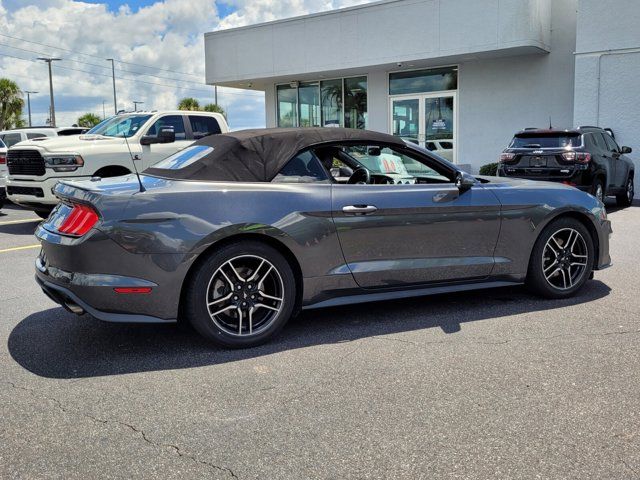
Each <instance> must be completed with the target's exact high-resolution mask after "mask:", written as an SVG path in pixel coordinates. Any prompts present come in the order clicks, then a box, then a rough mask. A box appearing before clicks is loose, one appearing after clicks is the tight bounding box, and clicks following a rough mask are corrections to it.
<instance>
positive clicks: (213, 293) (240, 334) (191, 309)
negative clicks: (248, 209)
mask: <svg viewBox="0 0 640 480" xmlns="http://www.w3.org/2000/svg"><path fill="white" fill-rule="evenodd" d="M186 288H187V291H186V292H185V302H186V303H185V313H186V316H187V318H188V319H189V321H190V322H191V324H192V325H193V327H194V328H195V329H196V330H197V331H198V332H199V333H200V334H201V335H203V336H204V337H206V338H208V339H209V340H211V341H213V342H215V343H217V344H219V345H221V346H224V347H231V348H243V347H253V346H256V345H259V344H261V343H264V342H266V341H267V340H269V339H270V338H271V337H273V336H274V335H275V334H276V333H278V332H279V331H280V330H281V329H282V327H284V325H285V324H286V323H287V321H288V320H289V318H290V317H291V315H292V312H293V309H294V304H295V299H296V291H295V290H296V283H295V278H294V275H293V271H292V269H291V266H290V265H289V263H288V262H287V260H286V259H285V258H284V257H283V256H282V254H281V253H280V252H278V251H277V250H276V249H274V248H272V247H270V246H269V245H266V244H263V243H261V242H255V241H247V240H243V241H240V242H238V243H233V244H229V245H226V246H224V247H222V248H221V249H220V250H218V251H216V252H215V253H213V254H212V255H210V256H209V257H207V258H206V259H205V260H204V261H203V262H202V263H201V264H200V265H199V266H198V267H197V270H196V271H195V272H194V274H193V275H192V276H191V279H190V281H189V283H188V284H187V286H186Z"/></svg>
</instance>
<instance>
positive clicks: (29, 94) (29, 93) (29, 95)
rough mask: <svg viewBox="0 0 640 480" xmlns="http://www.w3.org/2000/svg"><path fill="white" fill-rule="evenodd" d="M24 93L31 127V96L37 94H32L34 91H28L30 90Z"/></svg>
mask: <svg viewBox="0 0 640 480" xmlns="http://www.w3.org/2000/svg"><path fill="white" fill-rule="evenodd" d="M24 93H26V94H27V109H28V111H29V126H31V94H32V93H33V94H35V93H38V92H34V91H30V90H25V91H24Z"/></svg>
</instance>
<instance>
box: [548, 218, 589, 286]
mask: <svg viewBox="0 0 640 480" xmlns="http://www.w3.org/2000/svg"><path fill="white" fill-rule="evenodd" d="M588 255H589V250H588V249H587V243H586V242H585V240H584V238H583V236H582V235H581V234H580V232H578V231H577V230H574V229H573V228H563V229H561V230H558V231H556V232H555V233H554V234H553V235H551V237H550V238H549V240H547V243H546V244H545V246H544V250H543V253H542V272H543V274H544V277H545V279H546V280H547V282H548V283H549V285H551V286H552V287H553V288H557V289H558V290H569V289H570V288H572V287H573V286H574V285H576V284H577V283H579V282H580V280H581V279H582V277H583V276H584V275H585V272H586V269H587V261H588V258H589V257H588Z"/></svg>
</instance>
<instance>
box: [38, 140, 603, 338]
mask: <svg viewBox="0 0 640 480" xmlns="http://www.w3.org/2000/svg"><path fill="white" fill-rule="evenodd" d="M55 193H56V195H57V196H58V197H59V198H60V200H61V202H60V204H59V205H58V206H57V207H56V208H55V210H54V211H53V212H52V214H51V216H50V217H49V219H48V220H47V221H45V222H44V223H43V224H41V225H40V226H39V227H38V230H37V236H38V238H39V239H40V241H41V243H42V251H41V253H40V255H39V256H38V258H37V260H36V278H37V281H38V283H39V284H40V286H41V287H42V289H43V290H44V292H45V293H46V294H47V295H48V296H49V297H51V298H52V299H53V300H55V301H56V302H58V303H60V304H62V305H63V306H64V307H65V308H67V309H68V310H70V311H72V312H74V313H77V314H83V313H85V312H88V313H90V314H91V315H92V316H94V317H96V318H98V319H101V320H106V321H113V322H175V321H177V320H178V319H185V320H188V321H190V322H191V323H192V324H193V326H194V327H195V328H196V329H197V330H198V331H199V332H200V333H201V334H202V335H204V336H205V337H207V338H209V339H210V340H212V341H214V342H216V343H218V344H221V345H224V346H228V347H246V346H253V345H257V344H259V343H261V342H264V341H266V340H267V339H269V338H271V337H272V336H273V335H274V334H276V333H277V332H278V331H279V330H280V329H281V328H282V327H283V326H284V325H285V323H286V322H287V320H289V318H291V317H292V316H293V315H295V314H296V313H297V312H298V311H299V310H300V309H309V308H316V307H324V306H332V305H344V304H349V303H357V302H368V301H381V300H386V299H396V298H406V297H410V296H419V295H428V294H432V293H446V292H454V291H462V290H471V289H480V288H487V287H498V286H505V285H514V284H521V283H526V284H527V285H528V286H529V287H530V288H531V289H532V290H534V291H535V292H537V293H538V294H540V295H543V296H546V297H551V298H563V297H568V296H571V295H573V294H575V293H576V292H577V291H578V290H579V289H580V288H581V287H582V286H583V285H584V283H585V282H586V281H587V280H588V279H589V278H590V277H591V275H592V272H593V270H597V269H601V268H604V267H607V266H608V265H609V264H610V257H609V235H610V233H611V227H610V223H609V221H608V220H607V216H606V213H605V209H604V206H603V204H602V203H601V202H600V201H598V200H596V199H595V198H594V197H592V196H590V195H588V194H586V193H583V192H580V191H578V190H576V189H574V188H572V187H567V186H564V185H560V184H557V183H542V182H531V181H526V180H514V179H506V178H492V177H479V178H476V177H472V176H471V175H468V174H466V173H464V172H462V171H460V170H458V169H457V168H456V166H455V165H452V164H451V163H449V162H447V161H446V160H443V159H441V158H439V157H437V156H435V155H434V154H432V153H430V152H428V151H425V150H422V149H420V148H418V147H416V146H413V145H408V144H406V143H404V142H403V141H401V140H400V139H398V138H396V137H393V136H390V135H385V134H381V133H375V132H368V131H359V130H347V129H339V128H334V129H317V128H314V129H263V130H247V131H241V132H235V133H229V134H224V135H216V136H210V137H206V138H204V139H201V140H199V141H198V142H196V143H195V144H193V145H192V146H190V147H187V148H185V149H184V150H182V151H180V152H178V153H176V154H175V155H172V156H171V157H168V158H166V159H165V160H162V161H161V162H160V163H158V164H156V165H155V166H154V167H153V168H150V169H147V170H146V171H144V172H143V173H142V174H141V175H140V176H139V177H138V176H136V175H128V176H124V177H117V178H108V179H99V178H94V179H92V180H91V181H83V182H61V183H59V184H58V185H57V186H56V187H55ZM425 312H427V313H426V314H428V311H427V310H425Z"/></svg>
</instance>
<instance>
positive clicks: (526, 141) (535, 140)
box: [509, 133, 580, 148]
mask: <svg viewBox="0 0 640 480" xmlns="http://www.w3.org/2000/svg"><path fill="white" fill-rule="evenodd" d="M579 146H580V135H575V134H574V135H572V134H566V133H550V134H542V135H541V134H539V133H537V134H521V135H516V136H515V137H513V140H511V145H509V148H566V147H579Z"/></svg>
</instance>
